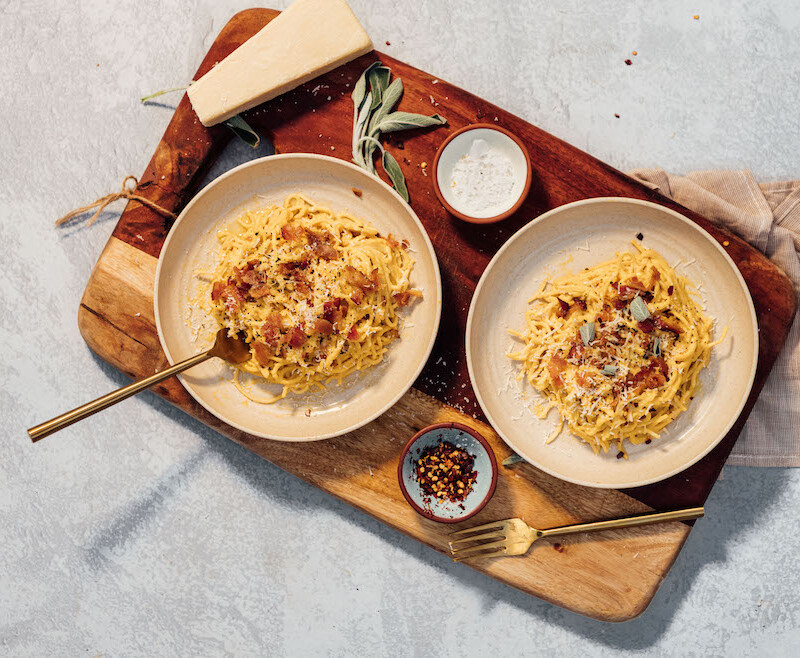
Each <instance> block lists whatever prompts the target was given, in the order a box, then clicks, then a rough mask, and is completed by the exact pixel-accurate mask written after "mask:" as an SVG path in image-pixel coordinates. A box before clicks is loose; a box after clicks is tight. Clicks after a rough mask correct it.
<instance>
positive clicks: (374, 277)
mask: <svg viewBox="0 0 800 658" xmlns="http://www.w3.org/2000/svg"><path fill="white" fill-rule="evenodd" d="M369 280H370V281H371V282H372V289H373V290H377V289H378V288H380V287H381V273H380V272H379V271H378V268H377V267H376V268H375V269H374V270H372V272H370V274H369Z"/></svg>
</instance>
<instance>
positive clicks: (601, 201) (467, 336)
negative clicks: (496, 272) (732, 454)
mask: <svg viewBox="0 0 800 658" xmlns="http://www.w3.org/2000/svg"><path fill="white" fill-rule="evenodd" d="M613 203H627V204H631V205H637V206H645V207H651V208H655V209H657V210H659V211H663V212H665V213H667V214H669V215H672V216H673V217H674V218H676V219H677V220H679V221H680V222H683V223H684V224H687V225H688V226H690V227H691V228H692V229H694V230H696V231H697V232H698V234H699V235H700V236H702V237H703V238H704V239H706V240H707V241H708V242H709V243H710V244H711V245H712V247H713V248H715V249H716V250H717V251H718V252H719V253H720V254H721V255H722V257H723V259H724V260H725V261H726V262H727V264H728V266H729V267H730V269H731V271H732V272H733V274H734V277H735V278H736V279H737V281H738V283H739V285H740V287H741V289H742V290H743V291H744V294H745V299H746V301H747V306H748V311H749V315H750V321H751V322H752V324H753V358H752V361H751V364H750V374H749V376H748V381H747V383H746V388H747V392H746V394H745V395H743V396H742V399H741V400H740V401H739V404H738V406H737V409H736V411H735V412H734V413H733V414H732V415H731V418H730V419H729V421H728V422H727V423H726V425H725V426H724V428H723V429H722V430H721V431H720V433H719V436H718V437H717V438H716V439H715V440H714V441H711V442H710V443H709V445H708V446H707V447H706V448H705V449H704V450H702V451H701V452H700V453H699V454H698V455H696V456H695V457H693V458H692V459H691V460H690V461H688V462H686V463H684V464H683V465H681V466H678V467H675V468H673V469H672V470H670V471H668V472H666V473H664V474H661V475H658V476H654V477H650V478H646V479H643V480H632V481H628V482H622V483H612V484H608V483H603V482H600V483H598V482H590V481H586V480H582V479H580V478H574V477H569V476H567V475H564V474H563V473H560V472H558V471H556V470H555V469H553V468H551V467H550V466H548V465H547V464H543V463H541V462H539V461H534V460H531V459H528V457H526V456H525V455H523V454H522V452H520V450H519V449H518V448H517V447H516V446H515V445H514V442H513V441H512V440H511V439H510V438H509V437H508V435H507V434H506V432H504V431H503V430H502V429H500V428H499V427H497V426H496V425H495V422H494V419H493V417H492V415H491V414H490V413H488V412H487V405H486V404H485V402H484V399H483V396H482V395H481V392H480V387H479V386H478V385H476V375H475V367H474V364H473V358H472V349H471V340H472V332H473V325H474V322H475V308H476V304H477V301H476V300H478V298H479V296H480V292H481V290H482V289H483V288H484V286H485V285H486V281H487V280H488V279H489V277H490V273H491V270H492V269H493V268H494V267H496V266H497V263H498V262H500V260H501V259H502V258H503V254H505V252H506V251H508V250H509V249H510V248H511V246H512V244H513V243H514V242H515V241H516V240H517V239H521V238H522V236H523V235H524V234H525V233H526V232H528V231H534V230H536V229H535V228H534V227H535V226H536V225H537V224H539V223H540V222H542V221H544V220H546V219H549V218H550V217H552V216H553V215H557V214H559V213H561V212H565V211H568V210H570V209H572V208H575V207H578V206H584V205H591V204H596V205H606V204H613ZM759 336H760V331H759V326H758V317H757V315H756V311H755V305H754V302H753V297H752V295H751V294H750V289H749V287H748V286H747V283H746V281H745V280H744V276H743V275H742V272H741V271H740V270H739V267H738V266H737V265H736V263H735V262H734V261H733V258H731V256H730V254H728V252H727V251H725V249H724V248H723V247H722V245H721V244H720V242H719V241H718V240H717V239H716V238H715V237H714V236H713V235H711V233H709V232H708V231H707V230H706V229H705V228H703V227H702V226H701V225H700V224H698V223H697V222H694V221H693V220H691V219H689V218H688V217H687V216H686V215H683V214H682V213H680V212H678V211H677V210H674V209H672V208H669V207H667V206H664V205H662V204H659V203H655V202H652V201H646V200H644V199H635V198H632V197H623V196H620V197H591V198H588V199H580V200H578V201H572V202H570V203H565V204H563V205H561V206H556V207H555V208H551V209H550V210H548V211H547V212H544V213H542V214H541V215H539V216H538V217H535V218H534V219H533V220H531V221H530V222H528V223H527V224H525V225H524V226H522V227H521V228H520V229H519V230H518V231H517V232H516V233H514V234H513V235H512V236H511V237H510V238H508V240H506V241H505V243H504V244H503V246H501V247H500V249H499V250H498V251H497V253H496V254H495V255H494V256H493V257H492V259H491V260H490V261H489V264H488V265H487V266H486V269H484V271H483V274H481V278H480V280H479V281H478V285H477V286H475V291H474V292H473V294H472V299H471V300H470V307H469V313H468V314H467V325H466V329H465V332H464V347H465V350H466V360H467V371H468V372H469V378H470V384H471V385H472V388H473V391H474V392H475V397H476V398H477V400H478V404H479V405H480V407H481V410H482V411H483V413H484V415H485V416H486V417H487V419H488V421H489V424H490V425H491V426H492V429H493V430H494V431H495V432H496V433H497V434H498V435H499V436H500V438H502V439H503V441H504V442H505V444H506V445H507V446H508V447H509V448H510V449H511V450H513V451H514V452H515V453H517V454H519V455H520V456H521V457H523V459H524V460H525V461H526V462H527V463H529V464H531V465H532V466H534V467H535V468H537V469H539V470H541V471H544V472H545V473H547V474H548V475H552V476H553V477H556V478H558V479H559V480H563V481H565V482H571V483H572V484H577V485H581V486H584V487H590V488H593V489H615V490H625V489H631V488H635V487H643V486H647V485H650V484H654V483H656V482H662V481H664V480H667V479H669V478H671V477H674V476H676V475H678V474H679V473H682V472H684V471H686V470H687V469H688V468H690V467H691V466H693V465H694V464H696V463H697V462H699V461H700V460H701V459H703V458H704V457H705V456H706V455H708V454H709V453H710V452H711V451H712V450H714V448H716V447H717V446H718V445H719V444H720V443H721V442H722V441H723V440H724V439H725V437H726V436H728V433H729V432H730V431H731V428H732V427H733V426H734V425H735V424H736V422H738V420H739V418H740V417H741V415H742V412H743V410H744V408H745V406H746V405H747V402H748V400H749V399H750V394H751V393H752V390H753V383H754V381H755V376H756V372H757V370H758V359H759V355H760V346H759ZM523 452H524V451H523Z"/></svg>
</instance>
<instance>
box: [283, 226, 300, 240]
mask: <svg viewBox="0 0 800 658" xmlns="http://www.w3.org/2000/svg"><path fill="white" fill-rule="evenodd" d="M281 235H282V236H283V239H284V240H289V241H290V242H292V241H294V242H299V241H300V239H301V238H302V237H303V227H302V226H297V225H295V224H287V225H286V226H281Z"/></svg>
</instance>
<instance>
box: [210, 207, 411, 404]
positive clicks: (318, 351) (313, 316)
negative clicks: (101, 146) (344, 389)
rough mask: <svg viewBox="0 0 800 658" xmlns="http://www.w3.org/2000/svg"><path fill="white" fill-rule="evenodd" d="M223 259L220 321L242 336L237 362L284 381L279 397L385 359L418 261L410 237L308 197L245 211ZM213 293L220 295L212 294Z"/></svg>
mask: <svg viewBox="0 0 800 658" xmlns="http://www.w3.org/2000/svg"><path fill="white" fill-rule="evenodd" d="M218 239H219V245H220V253H221V258H220V261H219V264H218V265H217V267H216V270H215V271H214V273H213V274H212V275H211V277H210V279H211V282H210V283H209V284H208V288H209V289H210V290H206V291H205V295H204V297H205V299H206V300H208V299H209V297H210V300H211V301H210V305H211V306H210V311H211V313H212V315H213V316H214V318H215V319H216V321H217V322H218V324H219V326H220V327H224V328H227V329H228V330H229V333H230V334H231V335H233V334H241V335H242V336H243V337H244V339H245V340H246V342H247V343H248V344H249V345H250V348H251V358H250V360H249V361H246V362H245V363H244V364H241V365H240V366H237V367H238V368H239V369H240V370H241V371H243V372H246V373H249V374H251V375H257V376H260V377H263V378H264V379H265V380H266V381H267V382H270V383H273V384H279V385H281V386H282V387H283V388H282V390H281V392H280V393H279V394H278V395H276V396H270V397H262V396H258V395H256V394H255V393H254V392H253V391H251V390H249V389H248V388H246V387H245V386H244V385H243V383H242V382H241V380H240V378H239V377H238V373H237V377H236V383H237V386H238V387H239V390H240V391H241V392H242V393H243V394H244V395H246V396H247V397H249V398H250V399H252V400H254V401H257V402H262V403H272V402H275V401H277V400H280V399H282V398H284V397H285V396H286V395H288V394H289V393H302V392H304V391H307V390H308V389H309V388H311V387H317V388H319V389H324V387H325V385H326V384H327V383H329V382H330V381H332V380H336V381H338V382H341V381H342V379H343V378H345V377H346V376H347V375H349V374H351V373H354V372H356V371H359V370H364V369H365V368H369V367H371V366H374V365H376V364H378V363H380V362H381V360H382V359H383V358H384V355H385V354H386V352H387V349H388V347H389V345H390V344H391V343H392V341H394V340H396V339H397V338H399V335H400V316H399V313H398V311H399V309H400V308H401V307H403V306H405V305H407V304H408V303H409V302H410V301H412V300H413V299H414V298H415V297H421V296H422V293H420V292H419V291H416V290H410V289H409V277H410V274H411V270H412V267H413V264H414V261H413V259H412V258H411V256H410V255H409V254H408V251H407V249H406V246H407V245H405V243H403V244H401V243H400V242H398V241H397V240H395V239H394V238H393V237H392V236H391V235H389V236H385V237H384V236H381V235H380V233H379V232H378V231H377V230H376V229H375V228H374V227H372V226H370V225H369V224H367V223H365V222H363V221H360V220H358V219H356V218H355V217H352V216H350V215H348V214H346V213H336V212H334V211H332V210H330V209H328V208H324V207H322V206H318V205H316V204H315V203H314V202H313V201H311V200H309V199H307V198H305V197H303V196H301V195H299V194H294V195H291V196H289V197H288V198H287V199H286V200H285V201H284V203H283V205H282V206H271V207H269V208H264V209H260V210H253V211H249V212H246V213H244V214H243V215H242V216H241V217H239V218H238V219H237V221H236V223H235V225H234V226H233V227H232V228H229V229H226V230H222V231H220V232H219V233H218ZM209 293H210V295H209Z"/></svg>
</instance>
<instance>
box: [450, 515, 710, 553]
mask: <svg viewBox="0 0 800 658" xmlns="http://www.w3.org/2000/svg"><path fill="white" fill-rule="evenodd" d="M703 514H704V510H703V508H702V507H692V508H690V509H680V510H674V511H672V512H656V513H654V514H641V515H639V516H631V517H628V518H625V519H611V520H610V521H595V522H594V523H578V524H576V525H565V526H561V527H560V528H548V529H547V530H537V529H536V528H532V527H531V526H529V525H528V524H527V523H525V521H523V520H522V519H506V520H505V521H495V522H493V523H485V524H483V525H479V526H475V527H474V528H467V529H466V530H459V531H458V532H454V533H453V534H452V535H451V536H452V537H456V536H460V537H462V539H456V540H455V541H451V542H449V544H450V551H451V553H452V554H453V559H454V560H455V561H456V562H460V561H461V560H466V559H468V558H471V557H476V558H484V557H499V556H501V555H523V554H525V553H527V552H528V549H529V548H530V547H531V544H532V543H533V542H535V541H536V540H537V539H542V538H543V537H552V536H553V535H572V534H575V533H576V532H594V531H597V530H610V529H612V528H633V527H634V526H640V525H649V524H651V523H663V522H664V521H688V520H689V519H699V518H700V517H701V516H703ZM473 533H477V534H473ZM466 535H470V536H466ZM475 542H477V543H475Z"/></svg>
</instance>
